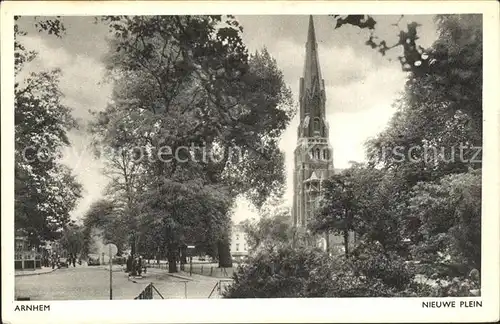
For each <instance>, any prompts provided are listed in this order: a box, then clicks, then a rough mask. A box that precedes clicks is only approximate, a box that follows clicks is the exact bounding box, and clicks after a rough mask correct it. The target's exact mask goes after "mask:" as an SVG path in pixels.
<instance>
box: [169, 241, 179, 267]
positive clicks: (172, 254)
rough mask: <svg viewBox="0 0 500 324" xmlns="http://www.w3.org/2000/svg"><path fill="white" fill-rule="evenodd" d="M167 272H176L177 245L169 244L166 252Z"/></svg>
mask: <svg viewBox="0 0 500 324" xmlns="http://www.w3.org/2000/svg"><path fill="white" fill-rule="evenodd" d="M167 260H168V272H169V273H175V272H177V245H176V244H170V245H169V247H168V252H167Z"/></svg>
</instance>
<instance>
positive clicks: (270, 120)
mask: <svg viewBox="0 0 500 324" xmlns="http://www.w3.org/2000/svg"><path fill="white" fill-rule="evenodd" d="M104 20H105V21H106V22H107V23H108V24H109V27H110V30H112V31H113V37H112V40H111V43H110V45H111V48H112V50H111V51H110V53H109V57H108V59H107V65H108V70H109V72H110V76H111V77H112V78H113V80H114V85H115V90H114V95H113V103H111V104H110V106H109V107H108V109H106V111H105V112H104V113H102V114H101V115H100V116H99V129H100V130H99V135H100V138H101V139H102V142H103V143H104V144H106V143H117V142H118V143H121V144H119V146H120V145H121V146H124V144H123V143H125V146H126V145H127V144H129V143H130V144H131V145H135V146H143V147H144V148H145V149H144V150H143V152H142V153H143V156H144V157H145V159H143V161H142V162H141V163H140V169H141V171H140V174H141V178H142V179H143V181H142V183H143V184H144V186H142V188H143V194H144V195H145V197H147V198H146V199H145V200H148V201H149V200H151V199H152V200H158V201H169V203H170V202H171V201H172V200H173V199H175V198H174V197H173V196H172V192H173V191H172V188H178V187H183V186H185V187H191V186H195V187H197V188H203V187H207V191H208V190H211V188H218V187H219V186H223V187H224V190H223V191H222V192H224V193H225V194H227V196H228V198H229V200H230V201H234V199H235V198H236V197H237V196H238V195H240V194H245V195H247V196H248V197H249V198H250V199H251V200H252V201H253V202H255V204H256V205H259V204H262V202H263V201H264V200H265V198H266V197H267V196H268V195H269V194H270V193H272V192H273V191H276V190H277V189H279V188H280V187H281V186H280V185H281V183H282V182H283V181H284V169H283V154H282V153H281V152H279V148H278V141H277V139H278V137H279V136H280V135H281V133H282V132H283V131H284V129H285V128H286V125H287V124H288V122H289V120H290V118H291V116H292V110H291V107H290V105H289V104H290V102H291V99H290V98H291V95H290V91H289V89H288V88H287V87H286V86H285V84H284V81H283V76H282V74H281V72H280V71H279V70H278V68H277V66H276V62H275V61H274V60H273V59H272V58H271V57H270V55H269V54H268V53H267V51H262V52H259V53H256V54H255V55H252V56H249V55H248V54H247V52H246V48H245V46H244V44H243V43H242V41H241V38H240V35H239V33H240V29H241V28H240V26H239V24H238V22H237V21H236V20H235V19H234V18H233V17H230V16H229V17H227V19H226V20H225V21H224V19H223V17H221V16H151V17H105V18H104ZM118 121H119V122H118ZM165 148H168V149H169V150H167V151H168V152H166V151H165ZM199 148H203V149H201V150H199ZM207 152H208V154H209V155H210V156H209V157H208V158H206V154H207ZM165 160H168V162H166V161H165ZM181 161H182V162H181ZM262 170H268V172H262ZM155 195H156V196H155ZM158 195H159V196H158ZM141 199H142V198H141ZM172 204H173V205H175V203H172ZM181 205H182V208H185V207H184V206H185V204H181ZM230 205H231V204H229V205H228V206H230ZM229 209H230V208H228V210H227V212H226V214H228V213H229ZM145 213H146V214H150V216H151V211H145ZM177 213H178V214H179V215H175V214H177ZM135 214H136V215H137V214H140V213H135ZM155 214H156V216H155V217H160V218H161V220H158V221H161V222H162V223H163V224H164V225H165V226H166V227H167V228H166V229H165V231H163V235H166V237H164V239H167V237H168V239H169V240H170V239H172V238H174V237H175V241H176V242H174V243H175V244H173V245H172V246H177V245H178V243H179V242H177V240H178V239H180V237H182V236H183V235H185V234H184V233H187V232H189V229H185V230H184V229H180V228H181V227H182V226H183V225H181V224H185V222H183V221H179V220H181V219H184V218H185V216H184V215H186V213H185V212H184V211H182V210H180V209H179V208H174V211H172V212H171V213H165V212H158V213H157V212H155ZM162 215H163V216H162ZM213 215H220V214H219V213H216V214H213ZM213 215H212V216H213ZM151 217H152V216H151ZM191 217H194V218H196V217H197V216H196V215H193V214H191ZM224 217H226V218H227V216H224ZM193 223H195V222H193ZM215 223H217V224H220V222H219V221H216V222H215ZM212 230H214V231H215V232H214V234H213V235H212V237H213V238H215V237H217V238H219V241H218V242H217V244H216V245H219V247H220V249H219V256H221V257H220V258H219V262H220V265H221V266H228V265H230V254H229V235H228V232H227V231H228V226H225V227H223V228H212ZM220 231H223V233H224V232H225V233H224V235H219V234H218V233H220ZM173 232H176V233H175V235H172V234H171V233H173ZM168 233H170V234H168ZM167 234H168V235H167ZM186 239H188V240H193V239H194V238H186ZM172 249H174V248H172ZM224 251H225V252H224ZM170 255H171V261H174V259H172V258H174V255H173V254H172V253H170ZM174 263H175V262H174Z"/></svg>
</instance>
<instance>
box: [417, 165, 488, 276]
mask: <svg viewBox="0 0 500 324" xmlns="http://www.w3.org/2000/svg"><path fill="white" fill-rule="evenodd" d="M409 208H410V212H411V213H413V214H414V215H416V216H417V217H418V218H419V219H420V224H421V225H420V228H419V232H420V233H422V235H423V239H422V240H421V243H420V244H419V245H417V246H416V247H415V251H414V252H415V253H416V255H417V258H418V259H420V260H422V261H423V262H426V263H430V264H432V265H433V267H432V269H433V270H432V269H431V271H439V268H444V269H443V272H444V274H445V275H447V276H451V277H454V276H457V275H460V276H462V277H465V276H467V274H468V273H469V272H470V271H471V270H472V269H478V270H480V269H481V173H480V170H474V171H471V172H468V173H461V174H456V175H449V176H446V177H443V178H442V179H441V180H440V181H439V182H438V183H420V184H418V185H417V186H415V188H414V189H413V191H412V198H411V199H410V207H409Z"/></svg>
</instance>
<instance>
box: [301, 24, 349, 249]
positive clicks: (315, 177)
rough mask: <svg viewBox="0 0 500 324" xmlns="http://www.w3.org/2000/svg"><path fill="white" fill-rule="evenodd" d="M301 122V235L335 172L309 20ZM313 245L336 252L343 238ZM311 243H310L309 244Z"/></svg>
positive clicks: (319, 240)
mask: <svg viewBox="0 0 500 324" xmlns="http://www.w3.org/2000/svg"><path fill="white" fill-rule="evenodd" d="M299 102H300V122H299V126H298V129H297V146H296V148H295V151H294V176H293V186H294V198H293V209H292V219H293V225H294V226H295V227H296V228H297V230H298V232H301V231H303V232H305V231H307V223H308V220H309V219H310V218H311V216H312V214H313V213H314V210H315V209H316V208H317V207H318V206H319V202H320V200H321V197H322V195H321V192H322V184H323V181H324V180H326V179H328V178H329V177H330V176H332V175H333V174H334V173H335V170H334V165H333V148H332V146H331V145H330V140H329V125H328V121H327V119H326V111H325V106H326V93H325V82H324V80H323V78H322V75H321V69H320V64H319V56H318V44H317V42H316V34H315V30H314V21H313V18H312V16H310V17H309V29H308V33H307V42H306V55H305V63H304V71H303V75H302V78H300V92H299ZM314 241H315V242H314V243H313V244H316V245H317V246H320V247H322V248H323V249H324V250H331V251H337V250H339V247H338V246H336V247H335V246H332V245H342V244H343V239H341V238H339V237H333V236H332V235H328V234H326V235H325V236H324V237H318V238H317V239H315V240H314ZM310 243H311V242H308V243H307V244H310Z"/></svg>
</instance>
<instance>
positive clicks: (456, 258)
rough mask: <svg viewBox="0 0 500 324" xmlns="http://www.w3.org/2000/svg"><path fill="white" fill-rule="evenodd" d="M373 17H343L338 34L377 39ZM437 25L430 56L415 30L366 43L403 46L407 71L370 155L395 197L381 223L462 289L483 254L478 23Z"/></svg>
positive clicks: (447, 18)
mask: <svg viewBox="0 0 500 324" xmlns="http://www.w3.org/2000/svg"><path fill="white" fill-rule="evenodd" d="M337 18H338V17H337ZM355 18H356V19H355ZM358 18H359V19H358ZM371 18H372V19H370V17H351V18H346V17H342V18H340V23H339V24H338V27H340V26H341V25H343V24H346V23H347V24H353V25H358V26H359V27H361V28H368V29H369V30H371V31H372V32H373V33H375V31H376V27H375V26H376V24H375V23H376V21H375V19H373V17H371ZM436 26H437V29H438V38H437V40H436V41H435V42H434V43H433V44H432V46H431V47H430V48H427V49H423V48H420V47H418V46H417V45H416V43H415V41H416V40H417V39H418V36H417V27H418V26H417V24H414V23H413V24H410V25H408V31H402V32H401V34H400V41H399V42H398V43H397V44H395V46H386V45H387V44H385V42H379V43H378V44H377V43H374V42H375V41H376V39H375V38H370V40H369V42H367V44H368V45H370V46H372V47H373V48H378V49H379V50H380V51H381V53H382V54H385V52H386V51H387V50H390V48H392V47H399V46H401V47H402V48H403V49H404V51H403V56H402V57H400V61H401V63H402V64H403V70H405V71H407V72H408V79H407V83H406V85H405V90H404V92H403V93H402V95H401V98H400V99H399V100H398V101H397V102H396V103H395V105H396V107H397V112H396V114H395V115H394V117H393V118H392V120H391V121H390V123H389V125H388V127H387V129H386V130H385V131H383V132H382V133H381V134H379V135H378V136H376V137H375V138H373V139H372V140H370V141H369V142H368V143H367V149H368V150H367V152H368V158H369V160H370V166H371V167H374V168H376V169H381V171H383V174H384V175H383V177H382V178H381V179H382V180H383V181H384V182H386V188H388V189H389V190H388V191H387V194H388V196H390V197H392V198H391V205H392V207H391V208H389V209H388V211H389V213H387V215H386V217H387V219H393V220H395V224H398V225H397V227H398V229H399V232H400V238H403V239H406V241H407V244H408V245H410V247H411V254H412V257H414V258H416V259H417V260H419V261H422V262H424V263H428V264H429V267H424V269H427V271H425V272H426V273H427V274H429V275H430V274H434V275H438V276H441V275H443V276H446V277H448V278H453V277H454V276H457V277H459V278H460V279H458V280H460V282H462V281H463V280H468V279H464V278H465V277H466V275H467V273H468V271H470V270H471V269H478V267H479V264H480V255H481V253H480V243H479V242H480V226H479V224H480V202H481V191H480V184H481V182H480V176H479V174H480V171H481V166H482V163H481V143H482V53H483V51H482V18H481V16H480V15H438V16H437V17H436ZM372 36H373V35H372ZM377 42H378V41H377ZM376 187H378V185H377V186H376ZM391 188H395V190H390V189H391ZM374 201H375V200H374ZM382 201H383V200H382ZM371 209H372V211H371V212H370V214H368V215H365V216H364V217H367V216H369V215H374V214H378V210H380V205H378V204H376V205H374V206H373V208H371ZM368 210H369V209H368ZM375 228H376V227H375ZM389 228H390V227H389ZM389 232H390V233H393V232H392V231H390V230H389ZM388 236H389V237H390V236H392V235H388ZM419 271H424V270H422V269H420V270H419ZM447 289H448V288H447ZM450 289H451V290H453V289H452V288H450ZM451 290H450V291H451ZM437 294H438V295H439V294H444V295H446V294H447V292H444V291H443V292H438V293H437Z"/></svg>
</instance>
